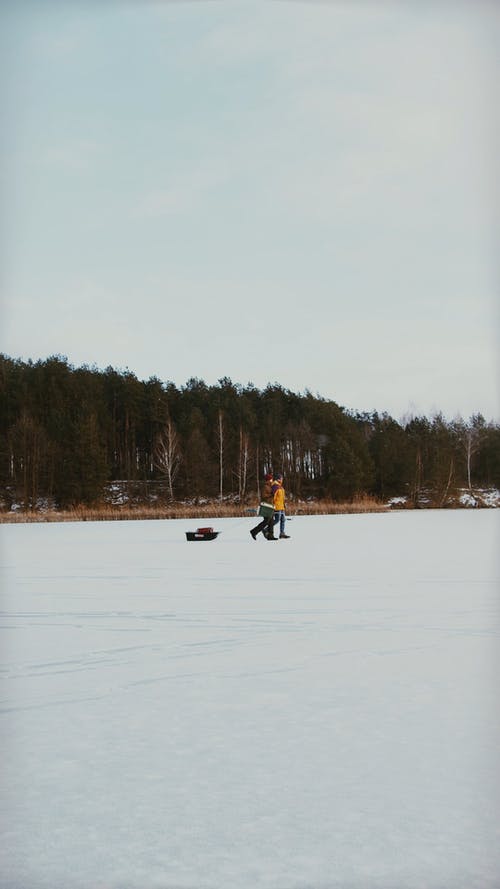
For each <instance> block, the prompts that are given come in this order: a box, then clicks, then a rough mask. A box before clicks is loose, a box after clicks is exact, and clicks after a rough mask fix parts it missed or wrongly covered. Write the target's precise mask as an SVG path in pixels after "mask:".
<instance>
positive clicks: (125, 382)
mask: <svg viewBox="0 0 500 889" xmlns="http://www.w3.org/2000/svg"><path fill="white" fill-rule="evenodd" d="M0 449H1V450H0V489H1V496H0V504H1V508H2V510H4V511H5V510H11V509H12V508H13V506H14V505H17V507H18V508H19V507H20V508H21V509H24V510H37V509H39V508H41V506H42V505H44V504H45V505H47V504H51V505H53V506H54V507H57V508H60V509H64V508H69V507H72V506H75V505H79V504H82V505H90V504H99V503H101V502H103V501H104V500H105V499H106V498H109V496H110V491H112V490H113V485H116V484H118V483H127V485H129V486H130V490H131V491H134V492H135V496H136V497H138V498H139V499H141V498H142V499H144V500H147V499H148V498H149V499H150V498H151V497H152V496H153V494H154V497H155V498H156V500H157V501H158V499H159V500H160V501H162V502H165V503H167V502H175V501H186V500H189V501H190V502H192V503H196V502H202V501H203V500H206V499H210V498H220V499H221V500H222V499H224V498H232V499H233V500H234V501H235V502H239V503H242V504H244V503H253V502H255V498H256V496H258V492H259V485H260V482H261V479H262V476H263V473H264V472H266V471H268V470H269V469H270V468H272V469H274V471H278V470H279V471H281V472H283V474H284V477H285V487H286V490H287V492H288V495H289V498H292V499H294V498H295V499H297V500H301V499H303V500H308V499H322V498H323V499H327V498H328V499H331V500H334V501H339V502H340V501H345V502H346V501H351V500H353V499H354V498H356V497H360V496H362V495H369V496H372V497H375V498H378V499H380V500H381V501H386V500H388V499H389V498H394V497H403V498H405V499H406V502H407V503H408V504H409V505H411V506H413V507H418V506H421V505H430V506H435V507H444V506H450V505H453V503H454V498H456V496H457V492H458V491H460V490H464V489H466V490H473V489H478V488H498V487H500V426H499V425H498V424H495V423H493V422H487V421H486V420H485V419H484V417H482V416H481V415H480V414H477V415H474V416H472V417H470V418H469V419H468V420H463V419H462V418H459V417H458V418H455V419H454V420H453V421H447V420H445V419H444V417H443V416H442V415H441V414H438V415H436V416H433V417H431V418H427V417H422V416H415V417H411V418H408V419H406V420H405V421H404V422H403V421H399V422H398V421H396V420H395V419H393V418H392V417H390V416H389V415H387V414H386V413H383V414H379V413H376V412H373V413H357V412H353V411H350V410H346V409H345V408H343V407H341V406H340V405H338V404H337V403H336V402H334V401H332V400H328V399H325V398H322V397H321V396H319V395H312V394H311V393H310V392H308V391H305V393H303V394H297V393H294V392H291V391H289V390H287V389H285V388H283V387H282V386H281V385H279V384H278V383H272V384H271V383H270V384H268V385H267V386H266V388H265V389H263V390H259V389H257V388H255V387H254V386H253V385H252V384H250V383H249V384H247V385H246V386H241V385H240V384H237V383H233V382H232V381H231V380H230V379H229V378H223V379H220V380H219V381H218V383H217V384H216V385H207V384H206V383H205V382H204V381H203V380H200V379H196V378H192V379H190V380H188V381H187V382H186V383H185V385H183V386H180V387H179V386H176V385H174V383H172V382H168V381H167V382H162V381H161V380H159V379H157V378H156V377H151V378H150V379H149V380H147V381H141V380H139V379H138V378H137V377H136V376H135V375H134V374H133V373H131V372H130V371H129V370H116V369H114V368H112V367H107V368H106V369H105V370H99V369H98V368H96V367H89V366H86V365H84V366H82V367H73V366H72V365H70V364H69V363H68V360H67V359H66V358H65V357H64V356H60V355H56V356H52V357H49V358H47V359H46V360H37V361H22V360H20V359H14V358H10V357H8V356H6V355H0ZM154 492H156V493H154Z"/></svg>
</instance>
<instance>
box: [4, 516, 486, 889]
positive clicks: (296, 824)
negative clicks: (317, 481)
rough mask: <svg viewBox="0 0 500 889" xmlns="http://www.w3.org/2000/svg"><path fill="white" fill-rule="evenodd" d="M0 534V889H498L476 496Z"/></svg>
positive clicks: (482, 530)
mask: <svg viewBox="0 0 500 889" xmlns="http://www.w3.org/2000/svg"><path fill="white" fill-rule="evenodd" d="M208 523H209V524H213V525H214V527H215V528H216V530H219V531H221V532H222V533H221V535H220V536H219V537H218V538H217V540H215V541H213V542H201V543H188V542H187V541H186V539H185V531H187V530H192V529H195V528H196V527H197V526H198V525H200V524H203V525H206V524H207V519H206V518H205V519H203V520H201V519H200V520H199V521H197V520H193V521H180V520H179V521H163V522H162V521H146V522H109V523H63V524H53V523H48V524H23V525H21V524H19V525H18V524H13V525H3V526H2V527H1V539H2V551H3V563H4V565H5V568H4V582H3V587H2V589H3V593H2V600H3V602H2V631H1V638H0V641H1V649H0V650H1V656H2V677H3V678H2V693H1V724H0V730H1V732H2V738H3V769H2V788H3V804H2V811H3V817H2V832H3V837H2V844H1V848H2V852H1V859H0V872H1V874H2V883H1V885H2V889H226V887H227V889H471V887H474V889H498V886H499V885H500V842H499V839H500V837H499V823H500V821H499V815H500V802H499V800H500V793H499V789H500V788H499V776H498V743H499V740H500V726H499V719H498V715H499V714H498V704H497V681H498V680H497V677H498V666H499V663H498V662H499V654H498V635H499V622H498V605H499V602H498V589H497V583H498V577H499V571H498V562H497V556H496V552H497V540H498V530H499V518H498V512H497V511H496V510H457V511H425V510H420V511H395V512H390V513H387V514H368V515H351V516H303V517H294V518H293V520H292V521H291V522H290V523H289V525H288V529H287V530H288V531H289V533H290V534H291V539H290V540H286V541H285V540H284V541H279V542H278V543H275V545H274V546H272V547H270V546H269V545H268V542H267V541H265V540H263V539H262V538H261V537H260V538H258V539H257V541H255V542H254V541H252V539H251V537H250V535H249V533H248V532H249V529H250V528H251V527H252V526H253V524H254V523H255V518H253V519H252V518H247V519H222V520H215V519H214V520H212V521H210V522H208Z"/></svg>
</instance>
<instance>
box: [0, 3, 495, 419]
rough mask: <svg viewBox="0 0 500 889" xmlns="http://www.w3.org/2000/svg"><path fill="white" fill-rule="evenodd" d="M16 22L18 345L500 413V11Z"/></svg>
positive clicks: (12, 169) (155, 11) (60, 13)
mask: <svg viewBox="0 0 500 889" xmlns="http://www.w3.org/2000/svg"><path fill="white" fill-rule="evenodd" d="M0 32H1V37H0V79H1V82H2V84H3V86H2V87H1V94H0V102H1V122H2V138H1V142H0V150H1V155H0V173H1V179H2V184H1V190H2V211H1V260H2V262H1V266H2V271H1V278H0V287H1V297H2V318H1V320H2V327H1V336H0V351H3V352H5V353H6V354H8V355H10V356H11V357H15V358H17V357H19V358H23V359H25V360H26V359H28V358H32V359H33V360H37V359H39V358H42V359H44V358H47V357H48V356H50V355H54V354H60V355H65V356H66V357H67V358H68V360H69V361H70V362H71V363H72V364H74V365H76V366H78V365H80V364H89V365H96V366H97V367H98V368H101V369H104V368H105V367H107V366H108V365H111V366H113V367H115V368H117V369H125V368H128V369H129V370H131V371H133V372H134V373H135V374H136V375H137V376H138V377H139V378H140V379H148V378H149V377H150V376H157V377H159V378H160V379H162V380H165V381H167V380H171V381H173V382H174V383H176V384H177V385H182V384H183V383H185V382H186V381H187V380H188V379H189V378H190V377H199V378H202V379H204V380H205V382H206V383H208V384H213V383H216V382H217V381H218V379H220V378H221V377H225V376H227V377H230V378H231V379H232V380H233V382H235V383H241V384H242V385H246V384H247V383H248V382H252V383H253V384H254V385H255V386H257V387H258V388H263V387H265V386H266V384H267V383H268V382H271V383H274V382H278V383H280V384H281V385H282V386H284V387H285V388H288V389H291V390H292V391H295V392H304V391H305V390H306V389H308V390H310V391H311V392H312V393H313V394H319V395H321V396H323V397H325V398H331V399H334V400H335V401H337V402H338V403H339V404H341V405H343V406H345V407H347V408H350V409H353V410H361V411H364V410H368V411H370V410H374V409H376V410H378V411H388V412H389V413H390V414H391V415H392V416H393V417H395V418H396V419H400V418H402V417H404V416H405V415H408V414H415V413H423V414H426V415H431V414H433V413H436V412H437V411H442V412H443V413H444V414H445V415H446V416H448V417H450V418H451V417H453V416H455V415H456V414H461V415H462V416H463V417H464V418H467V417H469V416H470V415H471V414H472V413H476V412H481V413H483V415H484V416H485V417H486V419H492V418H494V419H498V418H499V417H500V397H499V386H498V379H499V376H500V374H499V366H498V358H497V356H498V339H499V317H498V304H499V303H498V291H499V264H498V247H499V239H498V234H499V232H498V216H497V215H496V206H498V198H499V193H498V186H497V177H498V157H499V156H500V152H499V148H500V140H499V139H498V133H499V126H498V124H499V117H498V88H497V87H498V82H499V75H500V61H499V55H498V46H499V45H500V6H499V5H498V4H496V3H494V2H486V0H485V2H482V0H470V2H460V0H458V2H453V3H451V2H426V0H414V2H411V0H408V2H404V0H403V2H390V0H389V2H382V0H380V2H377V0H373V2H369V0H365V2H360V0H357V2H353V0H351V2H344V3H340V2H328V0H324V2H313V0H304V2H293V0H261V2H258V0H255V2H237V0H227V2H225V0H197V2H196V0H193V2H188V0H177V2H174V0H172V2H168V0H164V2H157V3H153V2H146V0H135V2H133V0H129V2H117V0H116V2H112V0H109V2H101V3H97V2H90V0H88V2H83V0H82V2H69V0H68V2H64V0H59V2H51V0H38V2H36V3H35V2H33V3H30V2H20V3H11V2H9V0H4V2H3V3H0ZM495 190H496V193H495Z"/></svg>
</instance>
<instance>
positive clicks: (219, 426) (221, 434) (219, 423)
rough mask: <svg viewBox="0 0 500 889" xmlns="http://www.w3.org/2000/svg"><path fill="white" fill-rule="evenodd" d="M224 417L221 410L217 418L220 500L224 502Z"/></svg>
mask: <svg viewBox="0 0 500 889" xmlns="http://www.w3.org/2000/svg"><path fill="white" fill-rule="evenodd" d="M223 419H224V415H223V413H222V410H221V409H220V408H219V414H218V418H217V442H218V445H219V499H220V500H222V488H223V480H224V423H223Z"/></svg>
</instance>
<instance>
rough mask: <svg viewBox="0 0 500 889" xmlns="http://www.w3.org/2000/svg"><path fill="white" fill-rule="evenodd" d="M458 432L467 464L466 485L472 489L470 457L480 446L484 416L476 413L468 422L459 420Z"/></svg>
mask: <svg viewBox="0 0 500 889" xmlns="http://www.w3.org/2000/svg"><path fill="white" fill-rule="evenodd" d="M458 434H459V438H460V442H461V444H462V447H463V449H464V452H465V459H466V464H467V486H468V488H469V491H472V481H471V468H472V458H473V456H474V454H476V453H477V451H478V450H479V448H480V446H481V439H482V437H483V434H484V418H483V417H482V416H481V414H476V415H474V416H473V417H471V418H470V420H469V422H468V423H462V422H460V423H459V424H458Z"/></svg>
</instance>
